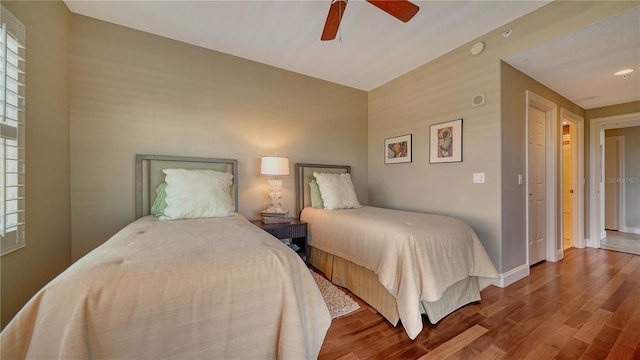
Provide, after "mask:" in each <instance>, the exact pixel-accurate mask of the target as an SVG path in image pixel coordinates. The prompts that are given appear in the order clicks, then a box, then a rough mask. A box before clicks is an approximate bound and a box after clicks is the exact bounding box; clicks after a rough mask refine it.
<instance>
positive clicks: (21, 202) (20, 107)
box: [0, 6, 25, 255]
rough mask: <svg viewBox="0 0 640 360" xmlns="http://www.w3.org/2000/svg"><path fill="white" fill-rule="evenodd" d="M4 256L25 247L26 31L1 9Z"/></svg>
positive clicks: (0, 223) (0, 218)
mask: <svg viewBox="0 0 640 360" xmlns="http://www.w3.org/2000/svg"><path fill="white" fill-rule="evenodd" d="M0 23H1V24H2V30H1V34H0V116H1V117H0V240H1V249H0V254H2V255H4V254H6V253H8V252H11V251H13V250H17V249H19V248H21V247H23V246H25V223H24V222H25V221H24V220H25V186H24V185H25V176H24V171H25V161H24V160H25V156H24V143H25V127H24V120H25V61H24V59H25V28H24V25H22V23H20V21H18V20H17V19H16V18H15V17H14V16H13V15H12V14H11V13H10V12H9V11H7V9H6V8H5V7H4V6H0Z"/></svg>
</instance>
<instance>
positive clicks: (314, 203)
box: [309, 180, 324, 209]
mask: <svg viewBox="0 0 640 360" xmlns="http://www.w3.org/2000/svg"><path fill="white" fill-rule="evenodd" d="M309 195H310V197H311V207H313V208H316V209H324V202H322V195H320V188H319V187H318V183H317V182H316V181H315V180H311V182H310V183H309Z"/></svg>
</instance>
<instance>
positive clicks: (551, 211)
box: [525, 90, 564, 266]
mask: <svg viewBox="0 0 640 360" xmlns="http://www.w3.org/2000/svg"><path fill="white" fill-rule="evenodd" d="M531 106H534V107H536V108H538V109H540V110H542V111H544V112H545V118H546V123H545V205H546V209H547V211H546V215H545V222H546V225H545V227H546V229H545V260H546V261H551V262H556V261H559V260H561V259H562V258H563V256H564V253H563V250H562V246H560V249H558V241H557V239H558V221H557V219H558V201H557V190H558V185H557V178H558V176H557V164H558V161H557V159H558V151H559V150H558V146H559V145H558V144H560V137H559V136H558V129H559V123H558V115H557V114H558V105H557V104H556V103H554V102H552V101H550V100H547V99H545V98H544V97H542V96H540V95H538V94H536V93H534V92H532V91H530V90H527V91H526V114H525V119H526V126H525V127H526V130H525V138H526V139H525V144H529V107H531ZM525 161H526V165H525V171H526V176H525V177H526V181H525V187H526V189H525V196H526V198H525V204H528V203H529V202H528V196H529V147H528V146H525ZM525 216H526V222H525V223H526V236H525V241H526V249H527V254H526V255H527V257H526V258H527V266H530V265H531V264H529V226H530V225H529V206H526V207H525Z"/></svg>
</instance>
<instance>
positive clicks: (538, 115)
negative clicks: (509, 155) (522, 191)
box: [528, 106, 546, 265]
mask: <svg viewBox="0 0 640 360" xmlns="http://www.w3.org/2000/svg"><path fill="white" fill-rule="evenodd" d="M545 126H546V113H545V112H544V111H542V110H540V109H538V108H536V107H534V106H529V169H528V172H529V176H528V182H529V184H528V185H529V265H533V264H535V263H537V262H540V261H542V260H544V259H545V251H546V248H545V233H546V221H545V217H546V210H545V195H546V193H545V166H546V164H545V155H546V148H545Z"/></svg>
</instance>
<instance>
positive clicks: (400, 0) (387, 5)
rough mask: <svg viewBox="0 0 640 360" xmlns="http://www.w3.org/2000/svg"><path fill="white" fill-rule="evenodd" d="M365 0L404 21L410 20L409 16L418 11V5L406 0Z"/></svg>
mask: <svg viewBox="0 0 640 360" xmlns="http://www.w3.org/2000/svg"><path fill="white" fill-rule="evenodd" d="M367 1H368V2H369V3H371V4H372V5H375V6H377V7H378V8H380V10H382V11H384V12H386V13H388V14H389V15H391V16H393V17H395V18H397V19H398V20H401V21H404V22H407V21H409V20H411V18H412V17H413V16H414V15H415V14H417V13H418V10H420V8H419V7H418V5H415V4H413V3H411V2H409V1H408V0H391V1H379V0H367Z"/></svg>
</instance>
